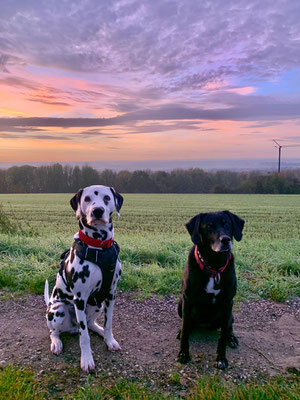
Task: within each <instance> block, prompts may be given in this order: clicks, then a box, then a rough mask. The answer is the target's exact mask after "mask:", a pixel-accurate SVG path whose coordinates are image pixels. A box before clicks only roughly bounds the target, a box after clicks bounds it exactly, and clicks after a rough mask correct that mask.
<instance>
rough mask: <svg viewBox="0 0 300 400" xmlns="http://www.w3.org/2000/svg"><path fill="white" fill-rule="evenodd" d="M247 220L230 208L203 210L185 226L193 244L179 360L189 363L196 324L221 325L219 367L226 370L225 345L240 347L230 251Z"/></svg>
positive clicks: (182, 300)
mask: <svg viewBox="0 0 300 400" xmlns="http://www.w3.org/2000/svg"><path fill="white" fill-rule="evenodd" d="M243 227H244V221H243V220H242V219H241V218H239V217H238V216H237V215H235V214H232V213H231V212H229V211H221V212H214V213H201V214H199V215H196V216H195V217H194V218H192V219H191V220H190V221H189V222H188V223H187V224H186V228H187V230H188V231H189V234H190V235H191V239H192V241H193V243H194V246H193V247H192V249H191V251H190V253H189V257H188V262H187V265H186V266H185V268H184V270H183V276H182V291H181V297H180V301H179V304H178V314H179V316H180V317H181V318H182V325H181V332H180V336H179V337H180V351H179V354H178V361H179V362H181V363H187V362H188V361H189V360H190V355H189V334H190V331H191V329H192V328H193V327H206V328H209V329H218V328H221V335H220V338H219V342H218V348H217V367H218V368H220V369H225V368H227V366H228V361H227V359H226V344H228V345H229V346H230V347H231V348H236V347H237V346H238V340H237V338H236V337H235V336H234V334H233V329H232V324H233V317H232V305H233V298H234V296H235V294H236V285H237V283H236V275H235V270H234V259H233V255H232V253H231V248H232V237H234V238H235V239H236V240H237V241H240V240H241V238H242V230H243Z"/></svg>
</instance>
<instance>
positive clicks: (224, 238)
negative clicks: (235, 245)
mask: <svg viewBox="0 0 300 400" xmlns="http://www.w3.org/2000/svg"><path fill="white" fill-rule="evenodd" d="M220 241H221V243H222V244H225V245H226V244H228V243H229V242H230V241H231V238H230V236H227V235H224V236H221V237H220Z"/></svg>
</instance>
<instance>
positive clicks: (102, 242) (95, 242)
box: [78, 229, 114, 248]
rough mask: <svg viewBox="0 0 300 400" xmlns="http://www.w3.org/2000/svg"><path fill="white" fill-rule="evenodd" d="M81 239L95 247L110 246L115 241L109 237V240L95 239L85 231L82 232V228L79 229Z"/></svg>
mask: <svg viewBox="0 0 300 400" xmlns="http://www.w3.org/2000/svg"><path fill="white" fill-rule="evenodd" d="M78 233H79V239H80V240H81V241H82V242H83V243H85V244H87V245H88V246H93V247H98V248H100V247H110V246H112V245H113V243H114V239H113V238H112V239H108V240H99V239H94V238H91V237H89V236H87V235H86V234H85V233H83V232H82V230H81V229H79V232H78Z"/></svg>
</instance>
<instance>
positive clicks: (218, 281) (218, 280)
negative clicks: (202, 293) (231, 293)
mask: <svg viewBox="0 0 300 400" xmlns="http://www.w3.org/2000/svg"><path fill="white" fill-rule="evenodd" d="M214 279H215V284H216V285H219V283H220V281H221V276H220V274H219V273H217V274H216V275H215V276H214Z"/></svg>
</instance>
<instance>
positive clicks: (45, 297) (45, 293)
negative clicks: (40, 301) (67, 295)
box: [44, 279, 50, 306]
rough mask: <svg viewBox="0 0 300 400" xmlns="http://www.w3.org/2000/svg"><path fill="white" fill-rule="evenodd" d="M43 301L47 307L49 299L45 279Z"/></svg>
mask: <svg viewBox="0 0 300 400" xmlns="http://www.w3.org/2000/svg"><path fill="white" fill-rule="evenodd" d="M44 299H45V303H46V305H47V306H48V305H49V302H50V299H49V283H48V280H47V279H46V282H45V288H44Z"/></svg>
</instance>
